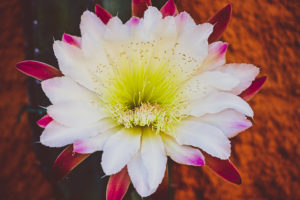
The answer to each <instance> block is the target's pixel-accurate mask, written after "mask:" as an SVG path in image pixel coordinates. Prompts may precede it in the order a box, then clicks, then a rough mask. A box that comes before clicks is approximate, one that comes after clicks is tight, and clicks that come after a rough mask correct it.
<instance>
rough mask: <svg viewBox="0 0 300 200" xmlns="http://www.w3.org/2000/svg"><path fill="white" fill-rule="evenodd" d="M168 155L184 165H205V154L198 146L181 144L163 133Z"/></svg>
mask: <svg viewBox="0 0 300 200" xmlns="http://www.w3.org/2000/svg"><path fill="white" fill-rule="evenodd" d="M162 139H163V141H164V144H165V149H166V152H167V155H168V156H170V157H171V158H172V160H174V161H175V162H177V163H180V164H184V165H194V166H202V165H204V156H203V154H202V153H201V152H200V151H199V150H198V149H196V148H193V147H190V146H185V145H180V144H178V143H177V142H176V141H175V140H174V139H173V138H172V137H170V136H169V135H165V134H163V135H162Z"/></svg>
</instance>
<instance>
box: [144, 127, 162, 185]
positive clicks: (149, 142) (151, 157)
mask: <svg viewBox="0 0 300 200" xmlns="http://www.w3.org/2000/svg"><path fill="white" fill-rule="evenodd" d="M141 156H142V160H143V162H144V165H145V167H146V169H147V172H148V183H149V186H150V188H151V189H156V188H157V187H158V185H159V184H160V183H161V181H162V180H163V177H164V175H165V170H166V165H167V157H166V155H165V150H164V144H163V142H162V139H161V137H160V135H159V134H156V132H155V131H152V130H151V129H150V128H146V129H144V131H143V137H142V145H141Z"/></svg>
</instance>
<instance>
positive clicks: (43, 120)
mask: <svg viewBox="0 0 300 200" xmlns="http://www.w3.org/2000/svg"><path fill="white" fill-rule="evenodd" d="M52 121H53V119H52V118H51V117H50V116H49V115H45V116H43V117H42V118H41V119H40V120H39V121H37V122H36V123H37V125H38V126H39V127H41V128H45V127H46V126H47V125H48V124H49V123H50V122H52Z"/></svg>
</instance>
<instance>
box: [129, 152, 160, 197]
mask: <svg viewBox="0 0 300 200" xmlns="http://www.w3.org/2000/svg"><path fill="white" fill-rule="evenodd" d="M127 168H128V173H129V176H130V179H131V182H132V184H133V186H134V188H135V190H136V191H137V192H138V193H139V195H141V196H142V197H147V196H149V195H151V194H152V193H153V192H155V189H153V188H150V187H149V184H148V173H147V169H146V166H145V164H144V163H143V160H142V157H141V153H140V151H139V152H138V153H137V154H136V155H135V156H134V157H133V158H132V159H131V160H130V162H129V163H128V165H127Z"/></svg>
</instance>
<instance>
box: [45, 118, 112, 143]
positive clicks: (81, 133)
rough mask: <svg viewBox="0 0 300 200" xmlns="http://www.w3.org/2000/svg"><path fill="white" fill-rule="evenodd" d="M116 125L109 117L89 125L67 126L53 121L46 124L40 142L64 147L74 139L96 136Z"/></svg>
mask: <svg viewBox="0 0 300 200" xmlns="http://www.w3.org/2000/svg"><path fill="white" fill-rule="evenodd" d="M114 126H116V124H115V123H113V122H112V121H111V120H109V119H103V120H101V121H99V122H97V123H96V124H91V125H89V126H87V127H72V128H69V127H66V126H63V125H61V124H59V123H57V122H56V121H52V122H50V123H49V125H47V126H46V128H45V129H44V131H43V132H42V135H41V137H40V142H41V143H42V144H43V145H45V146H49V147H63V146H65V145H68V144H72V143H73V142H74V141H76V140H79V139H83V138H88V137H91V136H95V135H97V134H98V133H101V131H103V132H104V131H106V130H108V129H110V128H113V127H114Z"/></svg>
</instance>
